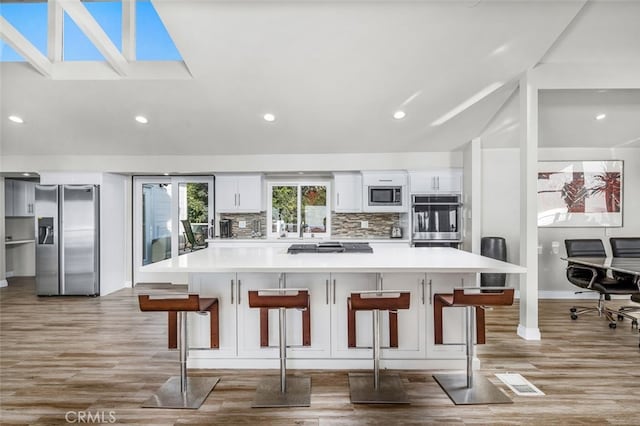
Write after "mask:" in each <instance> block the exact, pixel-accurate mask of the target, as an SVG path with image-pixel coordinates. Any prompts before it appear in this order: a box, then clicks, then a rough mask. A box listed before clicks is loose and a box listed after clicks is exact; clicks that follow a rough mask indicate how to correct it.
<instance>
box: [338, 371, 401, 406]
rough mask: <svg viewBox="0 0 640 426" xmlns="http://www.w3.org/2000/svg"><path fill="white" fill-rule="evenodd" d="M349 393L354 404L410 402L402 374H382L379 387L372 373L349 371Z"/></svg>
mask: <svg viewBox="0 0 640 426" xmlns="http://www.w3.org/2000/svg"><path fill="white" fill-rule="evenodd" d="M349 393H350V394H351V402H352V403H353V404H409V397H408V396H407V393H406V392H405V390H404V386H402V381H401V380H400V376H398V375H395V374H385V375H382V374H381V375H380V382H379V386H378V389H375V388H374V387H373V374H372V373H349Z"/></svg>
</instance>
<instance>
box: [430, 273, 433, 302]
mask: <svg viewBox="0 0 640 426" xmlns="http://www.w3.org/2000/svg"><path fill="white" fill-rule="evenodd" d="M429 304H430V305H431V304H433V285H432V283H431V279H429Z"/></svg>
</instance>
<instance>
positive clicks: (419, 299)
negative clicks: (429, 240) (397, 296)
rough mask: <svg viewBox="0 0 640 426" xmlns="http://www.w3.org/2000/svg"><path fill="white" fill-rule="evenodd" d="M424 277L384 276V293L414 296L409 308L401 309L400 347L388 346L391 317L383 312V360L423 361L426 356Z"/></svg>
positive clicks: (416, 275)
mask: <svg viewBox="0 0 640 426" xmlns="http://www.w3.org/2000/svg"><path fill="white" fill-rule="evenodd" d="M425 285H426V277H425V274H384V275H383V276H382V289H383V290H398V291H408V292H409V293H410V294H411V300H410V305H409V309H401V310H398V347H397V348H390V347H389V344H390V343H389V315H388V314H387V313H386V312H384V313H382V315H381V317H382V321H381V322H380V329H381V334H382V339H381V344H382V347H383V348H385V349H382V351H381V352H382V354H381V355H382V358H384V359H421V358H424V357H425V353H426V351H425V344H426V343H425V337H426V336H425V328H426V327H427V326H429V324H430V321H425V302H426V300H425V297H426V293H425V291H426V289H425Z"/></svg>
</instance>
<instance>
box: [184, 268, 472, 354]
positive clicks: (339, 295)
mask: <svg viewBox="0 0 640 426" xmlns="http://www.w3.org/2000/svg"><path fill="white" fill-rule="evenodd" d="M189 277H190V278H189V291H190V292H196V293H199V294H200V295H201V296H202V297H216V298H218V303H219V316H220V330H219V332H220V348H219V349H217V350H211V351H208V353H207V357H208V358H256V359H270V358H271V359H273V358H278V356H279V350H278V345H279V336H278V333H279V328H278V319H279V318H278V310H277V309H270V310H269V347H261V346H260V309H259V308H250V307H249V300H248V291H249V290H259V289H271V288H274V289H275V288H278V287H280V286H284V287H285V288H307V289H309V293H310V297H311V303H310V306H311V345H310V346H302V314H301V312H300V311H298V310H295V309H288V310H287V317H286V323H287V324H286V326H287V347H288V349H287V357H290V358H294V359H295V358H298V359H305V358H306V359H331V358H333V359H368V358H371V357H372V356H373V353H372V349H371V348H372V346H373V316H372V313H371V312H370V311H361V312H356V347H355V348H350V347H349V345H348V330H347V298H348V297H349V295H350V294H351V293H352V292H356V291H361V290H375V289H376V284H377V283H376V281H377V275H376V274H374V273H334V274H330V273H287V274H286V275H285V276H284V278H283V277H282V275H281V274H276V273H237V274H236V273H192V274H190V275H189ZM475 277H476V275H475V274H451V273H440V274H437V273H436V274H423V273H397V274H396V273H393V274H383V275H381V282H380V284H381V286H382V289H383V290H398V291H403V290H404V291H409V292H410V293H411V304H410V308H409V309H403V310H400V311H398V347H397V348H389V343H390V342H389V315H388V314H387V313H386V312H382V314H381V322H380V331H381V346H382V351H381V358H382V359H389V360H393V359H397V360H401V359H408V360H409V359H457V358H463V357H464V354H465V347H464V340H465V325H464V309H463V308H446V309H445V310H444V318H443V323H444V327H445V329H444V342H445V344H444V345H435V344H434V330H433V295H434V294H436V293H451V292H452V291H453V288H456V287H461V286H474V285H475ZM281 280H283V281H281ZM209 344H210V342H209V318H208V317H207V316H205V315H200V314H197V313H189V345H190V348H191V349H195V350H197V349H208V348H209Z"/></svg>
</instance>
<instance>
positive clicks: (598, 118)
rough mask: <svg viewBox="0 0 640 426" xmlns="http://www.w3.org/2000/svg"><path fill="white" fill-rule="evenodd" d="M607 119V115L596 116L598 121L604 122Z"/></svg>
mask: <svg viewBox="0 0 640 426" xmlns="http://www.w3.org/2000/svg"><path fill="white" fill-rule="evenodd" d="M605 118H607V114H598V115H596V120H604V119H605Z"/></svg>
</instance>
